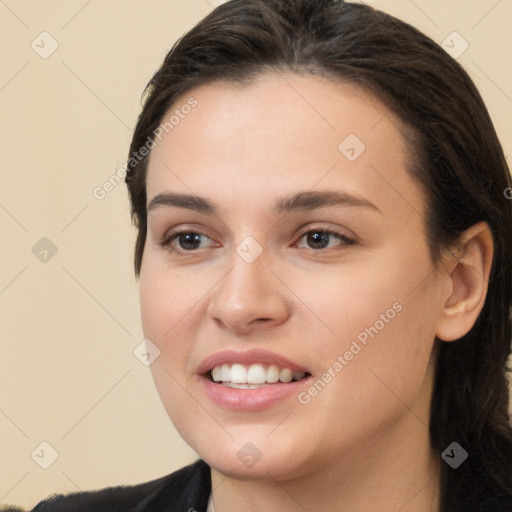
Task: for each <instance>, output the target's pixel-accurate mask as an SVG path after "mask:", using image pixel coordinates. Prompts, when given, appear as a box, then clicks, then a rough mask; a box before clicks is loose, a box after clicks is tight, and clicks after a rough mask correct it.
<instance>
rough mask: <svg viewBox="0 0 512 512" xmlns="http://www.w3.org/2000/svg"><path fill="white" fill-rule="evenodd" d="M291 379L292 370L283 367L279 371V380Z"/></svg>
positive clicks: (287, 380)
mask: <svg viewBox="0 0 512 512" xmlns="http://www.w3.org/2000/svg"><path fill="white" fill-rule="evenodd" d="M292 379H293V372H292V371H291V370H290V369H288V368H283V369H282V370H281V371H280V372H279V380H280V381H281V382H291V381H292Z"/></svg>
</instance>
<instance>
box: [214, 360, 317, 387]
mask: <svg viewBox="0 0 512 512" xmlns="http://www.w3.org/2000/svg"><path fill="white" fill-rule="evenodd" d="M206 376H207V377H208V378H209V379H210V381H212V382H215V383H217V384H220V385H222V386H225V387H228V388H236V389H258V388H263V387H268V386H273V385H276V384H284V383H289V382H296V381H299V380H302V379H305V378H307V377H309V376H310V374H309V373H307V372H299V371H293V370H291V369H290V368H283V367H280V366H278V365H275V364H260V363H256V364H250V365H244V364H238V363H235V364H222V365H219V366H215V367H213V368H212V369H211V370H210V371H209V372H208V373H207V374H206Z"/></svg>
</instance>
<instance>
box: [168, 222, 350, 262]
mask: <svg viewBox="0 0 512 512" xmlns="http://www.w3.org/2000/svg"><path fill="white" fill-rule="evenodd" d="M310 233H322V234H326V235H329V236H333V237H335V238H337V239H338V240H339V241H340V242H342V244H341V247H340V246H338V248H340V249H342V248H343V246H346V245H352V244H354V243H355V240H354V239H352V238H350V237H348V236H347V235H345V234H344V233H342V232H340V231H337V230H335V229H326V228H313V229H311V228H310V229H308V230H307V231H304V232H303V233H301V234H300V235H299V237H298V240H299V241H300V240H301V239H302V238H304V237H305V236H306V235H308V234H310ZM180 235H200V236H204V237H206V238H210V237H208V236H207V235H205V234H204V233H200V232H199V231H193V230H188V231H185V230H184V231H179V232H175V233H171V234H169V235H166V236H165V237H164V238H163V239H162V240H161V241H160V242H159V245H160V246H161V247H163V248H165V249H166V250H168V251H170V252H171V253H173V254H175V255H177V256H186V255H189V254H193V253H195V252H198V251H199V250H200V249H194V250H188V251H187V250H180V249H176V248H174V247H173V246H172V243H173V242H174V241H175V240H177V239H178V237H179V236H180ZM308 249H309V250H310V251H313V252H316V253H321V252H327V251H329V252H330V251H331V250H332V249H333V248H324V249H312V248H308Z"/></svg>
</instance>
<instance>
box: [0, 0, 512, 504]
mask: <svg viewBox="0 0 512 512" xmlns="http://www.w3.org/2000/svg"><path fill="white" fill-rule="evenodd" d="M220 3H222V2H220V1H217V2H215V1H214V0H167V1H165V2H164V1H161V0H159V1H154V0H145V1H144V2H141V1H121V0H117V1H116V0H107V1H106V0H102V1H99V0H89V1H87V0H80V1H43V0H36V1H15V0H0V24H1V28H0V48H1V50H0V52H1V67H0V119H1V127H0V130H1V131H0V140H1V146H0V148H1V157H0V162H1V164H2V182H1V189H0V233H1V240H2V260H1V274H0V306H1V310H2V314H1V324H0V325H1V373H0V378H1V382H0V385H1V388H0V389H1V395H0V432H1V453H0V502H1V503H17V504H20V505H23V506H25V507H31V506H33V505H34V504H35V503H36V502H37V501H38V500H39V499H41V498H43V497H45V496H47V495H48V494H49V493H51V492H56V491H60V492H63V491H76V490H79V489H82V490H85V489H91V488H99V487H105V486H107V485H115V484H120V483H124V484H129V483H139V482H143V481H147V480H150V479H153V478H157V477H159V476H162V475H164V474H167V473H169V472H171V471H173V470H175V469H177V468H178V467H180V466H182V465H184V464H186V463H188V462H190V461H192V460H193V459H194V457H195V456H194V453H193V452H192V451H191V450H190V449H189V448H188V447H187V446H186V445H185V444H184V443H183V441H181V440H180V438H179V436H178V435H177V433H176V432H175V430H174V429H173V427H172V425H171V423H170V421H169V419H168V418H167V416H166V414H165V412H164V410H163V407H162V406H161V404H160V401H159V398H158V396H157V394H156V391H155V389H154V386H153V382H152V380H151V376H150V372H149V369H148V368H146V367H145V366H144V365H143V364H141V363H140V362H139V360H138V359H136V358H135V357H134V355H133V350H134V348H135V347H136V346H137V345H138V344H139V343H140V342H141V340H142V338H143V336H142V332H141V329H140V325H139V312H138V296H137V282H136V280H135V279H134V277H133V273H132V244H133V240H134V234H135V233H134V229H133V228H132V227H131V226H130V219H129V208H128V200H127V194H126V189H125V187H124V185H123V184H120V185H118V186H117V187H115V188H114V189H113V190H112V191H111V192H109V193H108V194H107V195H106V197H105V198H104V199H103V200H98V199H95V198H94V197H93V193H92V192H93V189H94V188H95V187H97V186H101V185H102V184H103V183H104V182H105V181H106V180H108V178H109V177H110V176H111V175H112V174H113V173H114V172H115V170H116V168H118V167H120V166H121V165H122V164H123V163H124V160H125V156H126V154H127V151H128V146H129V141H130V135H131V130H132V128H133V126H134V123H135V120H136V117H137V115H138V113H139V109H140V94H141V91H142V89H143V87H144V85H145V84H146V82H147V80H148V79H149V78H150V76H151V75H152V73H153V72H154V70H155V69H156V68H157V66H158V65H159V64H160V62H161V60H162V58H163V57H164V55H165V53H166V52H167V50H168V49H169V48H170V46H171V44H172V43H173V42H174V41H175V40H176V38H177V37H178V36H179V35H180V34H182V33H183V32H184V31H186V30H187V29H188V28H190V27H191V26H192V25H193V24H194V23H196V22H197V21H199V20H200V19H201V18H202V17H203V16H204V15H206V14H207V13H208V12H209V11H210V10H211V9H212V8H213V7H214V6H215V5H218V4H220ZM368 3H370V4H372V5H375V6H377V7H380V8H382V9H384V10H386V11H388V12H390V13H391V14H395V15H397V16H398V17H400V18H402V19H404V20H406V21H408V22H410V23H412V24H413V25H415V26H417V27H418V28H420V29H422V30H423V31H425V32H426V33H428V34H429V35H430V36H431V37H432V38H433V39H435V40H436V41H437V42H439V43H441V42H442V41H443V40H444V39H445V38H446V37H447V36H448V35H449V34H451V33H452V32H453V31H457V32H459V33H460V34H461V35H462V37H463V38H464V39H465V40H466V41H467V42H468V43H469V47H468V49H467V51H466V52H464V53H463V54H462V55H461V56H460V57H459V61H460V62H461V63H462V64H463V65H464V66H465V67H466V69H467V70H468V71H469V72H470V74H471V75H472V77H473V78H474V79H475V81H476V84H477V86H478V87H479V89H480V91H481V92H482V94H483V96H484V99H485V100H486V102H487V104H488V107H489V110H490V112H491V115H492V117H493V119H494V121H495V124H496V126H497V129H498V133H499V134H500V137H501V140H502V142H503V145H504V147H505V150H506V152H507V153H509V154H510V148H511V144H512V99H511V98H512V71H511V69H510V66H509V65H508V63H509V59H508V57H507V55H508V54H509V53H510V50H511V49H512V32H511V31H510V30H509V26H510V19H512V3H511V2H510V1H508V0H502V1H497V0H478V1H467V0H458V1H455V0H452V1H432V0H414V1H413V0H398V1H390V0H387V1H386V0H381V1H371V2H368ZM43 31H46V32H48V33H49V34H51V37H53V38H54V39H55V40H56V41H57V42H58V45H59V47H58V49H57V50H56V51H55V52H54V53H53V54H52V55H51V56H49V57H48V58H47V59H43V58H41V57H40V56H39V54H38V53H36V51H34V50H33V49H32V47H31V43H32V41H34V40H35V43H34V44H39V47H37V46H36V48H37V49H38V51H39V52H43V51H48V50H49V49H51V44H52V42H51V40H50V39H48V36H39V34H41V32H43ZM42 37H44V38H46V39H44V48H43V43H41V38H42ZM42 237H47V238H49V239H50V240H51V241H52V242H53V244H55V246H56V247H57V249H58V252H57V253H56V254H55V255H54V256H53V257H51V258H50V256H51V254H49V255H48V256H47V258H48V261H47V262H42V261H40V260H39V259H38V258H37V257H36V255H34V254H33V252H32V247H33V246H34V245H35V244H36V243H37V242H38V241H39V240H40V239H41V238H42ZM43 249H44V247H43ZM40 250H42V249H40ZM36 252H37V251H36ZM39 256H40V257H43V256H44V254H40V255H39ZM43 441H45V442H47V443H49V444H50V445H51V446H52V447H53V448H54V449H55V450H56V451H57V452H58V455H59V456H58V458H57V459H56V460H55V462H54V463H53V464H51V465H50V466H49V467H48V468H47V469H42V468H41V467H40V466H39V465H38V463H37V462H39V463H43V462H45V461H46V462H49V461H50V459H49V456H50V454H51V452H50V450H49V449H48V448H45V447H44V446H43V447H42V448H41V447H40V443H41V442H43ZM34 450H35V453H34V455H33V458H32V457H31V453H32V452H34ZM41 450H43V451H41ZM43 454H44V455H43ZM45 458H46V459H45Z"/></svg>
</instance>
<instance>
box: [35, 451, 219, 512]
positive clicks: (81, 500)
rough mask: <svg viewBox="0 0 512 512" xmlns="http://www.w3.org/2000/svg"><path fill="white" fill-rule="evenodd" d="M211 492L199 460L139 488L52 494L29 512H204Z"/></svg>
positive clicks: (127, 487)
mask: <svg viewBox="0 0 512 512" xmlns="http://www.w3.org/2000/svg"><path fill="white" fill-rule="evenodd" d="M210 490H211V481H210V468H209V467H208V465H207V464H206V463H205V462H204V461H202V460H198V461H197V462H195V463H194V464H191V465H190V466H186V467H184V468H181V469H179V470H178V471H175V472H174V473H171V474H170V475H167V476H164V477H162V478H158V479H156V480H152V481H150V482H146V483H143V484H139V485H132V486H120V487H108V488H105V489H101V490H97V491H91V492H79V493H73V494H67V495H54V496H51V497H50V498H48V499H46V500H44V501H42V502H40V503H39V504H38V505H36V506H35V508H34V509H33V510H32V512H89V511H91V510H101V511H102V512H157V511H158V512H164V511H167V510H168V511H172V510H184V511H185V512H186V511H187V510H189V509H195V510H196V511H197V512H201V511H206V506H207V503H208V497H209V494H210ZM93 507H98V508H93ZM100 507H101V508H100Z"/></svg>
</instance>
